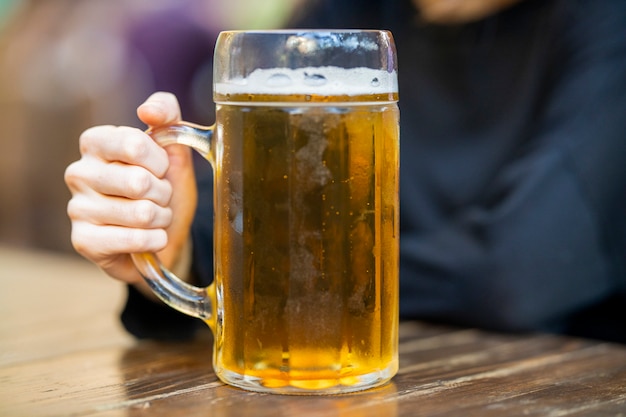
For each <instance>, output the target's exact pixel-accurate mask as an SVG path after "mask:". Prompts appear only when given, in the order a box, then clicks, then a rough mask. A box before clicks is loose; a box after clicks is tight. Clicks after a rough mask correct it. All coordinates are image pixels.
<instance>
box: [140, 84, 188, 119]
mask: <svg viewBox="0 0 626 417" xmlns="http://www.w3.org/2000/svg"><path fill="white" fill-rule="evenodd" d="M137 116H139V119H140V120H141V121H142V122H144V123H145V124H147V125H148V126H152V127H155V126H162V125H168V124H173V123H176V122H179V121H180V120H181V114H180V106H179V104H178V99H177V98H176V96H175V95H174V94H171V93H166V92H157V93H154V94H152V95H151V96H150V97H148V99H147V100H146V101H144V102H143V103H142V104H141V105H140V106H139V107H138V108H137Z"/></svg>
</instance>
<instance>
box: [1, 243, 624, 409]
mask: <svg viewBox="0 0 626 417" xmlns="http://www.w3.org/2000/svg"><path fill="white" fill-rule="evenodd" d="M123 297H124V288H123V285H121V284H119V283H116V282H114V281H113V280H111V279H110V278H107V277H105V276H104V275H103V274H102V273H101V272H100V271H99V270H98V269H97V268H95V267H94V266H93V265H91V264H89V263H88V262H86V261H84V260H82V259H80V258H78V257H72V256H61V255H57V254H49V253H37V252H23V251H17V250H14V249H10V248H6V247H4V248H3V247H0V314H1V316H2V320H1V321H0V416H29V417H30V416H45V417H51V416H132V417H134V416H237V417H242V416H259V417H265V416H298V417H308V416H329V417H334V416H337V417H353V416H359V417H370V416H371V417H382V416H391V417H394V416H468V417H472V416H481V417H482V416H487V417H488V416H551V417H559V416H572V417H581V416H593V417H602V416H624V417H626V346H623V345H617V344H610V343H604V342H599V341H594V340H582V339H572V338H564V337H558V336H553V335H544V334H527V335H507V334H497V333H490V332H484V331H480V330H477V329H465V328H451V327H446V326H436V325H432V324H427V323H421V322H405V323H402V325H401V327H400V372H399V373H398V375H397V376H396V377H395V378H394V379H393V381H392V383H391V384H388V385H387V386H384V387H382V388H379V389H376V390H370V391H366V392H362V393H356V394H349V395H341V396H327V397H322V396H278V395H269V394H258V393H251V392H246V391H242V390H239V389H237V388H232V387H229V386H225V385H224V384H222V383H221V382H219V381H218V380H217V378H216V377H215V374H214V373H213V371H212V367H211V346H212V337H211V334H210V332H209V331H208V330H207V331H206V332H202V334H200V335H199V337H198V338H197V340H194V341H193V342H190V343H164V342H155V341H137V340H134V339H133V338H131V337H130V336H128V335H127V334H126V333H125V332H124V330H123V329H122V328H121V327H120V325H119V323H118V318H117V317H118V312H119V309H120V307H121V303H122V302H123Z"/></svg>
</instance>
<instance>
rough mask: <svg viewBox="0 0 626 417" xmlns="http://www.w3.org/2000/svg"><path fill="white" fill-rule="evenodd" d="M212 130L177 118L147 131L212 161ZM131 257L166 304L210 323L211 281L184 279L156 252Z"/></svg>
mask: <svg viewBox="0 0 626 417" xmlns="http://www.w3.org/2000/svg"><path fill="white" fill-rule="evenodd" d="M213 131H214V126H200V125H195V124H192V123H187V122H180V123H177V124H174V125H170V126H164V127H158V128H155V129H149V130H147V131H146V133H148V134H149V135H150V136H151V137H152V139H154V140H155V142H157V143H158V144H159V145H161V146H163V147H165V146H168V145H172V144H176V143H179V144H182V145H187V146H189V147H190V148H193V149H194V150H196V151H197V152H198V153H200V154H201V155H202V156H203V157H204V158H205V159H207V160H208V161H209V162H210V163H211V165H213V151H212V145H213ZM131 257H132V259H133V262H134V264H135V267H136V268H137V270H138V271H139V273H140V274H141V276H142V277H143V278H144V280H145V281H146V282H147V283H148V285H149V287H150V289H152V291H153V292H154V293H155V294H156V296H157V297H159V298H160V299H161V300H162V301H163V302H164V303H165V304H167V305H169V306H170V307H172V308H174V309H176V310H178V311H180V312H182V313H185V314H187V315H189V316H192V317H197V318H199V319H202V320H204V321H205V322H206V323H207V324H209V326H211V327H213V321H214V317H215V314H214V308H215V290H214V284H211V285H209V286H208V287H206V288H201V287H196V286H194V285H191V284H188V283H186V282H184V281H183V280H181V279H180V278H178V277H177V276H176V275H175V274H174V273H172V272H171V271H169V270H168V269H167V268H165V267H164V266H163V264H162V263H161V261H160V260H159V258H158V257H157V255H156V254H154V253H152V252H142V253H133V254H131Z"/></svg>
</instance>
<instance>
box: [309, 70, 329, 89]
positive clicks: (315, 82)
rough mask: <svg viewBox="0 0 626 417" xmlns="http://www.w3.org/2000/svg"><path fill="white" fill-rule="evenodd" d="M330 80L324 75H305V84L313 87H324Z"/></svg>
mask: <svg viewBox="0 0 626 417" xmlns="http://www.w3.org/2000/svg"><path fill="white" fill-rule="evenodd" d="M327 81H328V80H326V77H324V76H323V75H322V74H310V73H308V72H305V73H304V84H306V85H311V86H322V85H324V84H326V82H327Z"/></svg>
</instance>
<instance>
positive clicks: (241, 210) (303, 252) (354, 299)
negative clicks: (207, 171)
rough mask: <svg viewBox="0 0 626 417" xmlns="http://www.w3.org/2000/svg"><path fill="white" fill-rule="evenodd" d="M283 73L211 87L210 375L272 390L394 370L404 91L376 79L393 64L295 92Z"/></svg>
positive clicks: (378, 376) (363, 380)
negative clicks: (400, 99)
mask: <svg viewBox="0 0 626 417" xmlns="http://www.w3.org/2000/svg"><path fill="white" fill-rule="evenodd" d="M285 71H286V70H280V71H274V74H273V75H271V74H272V71H271V70H264V72H263V74H264V76H263V79H264V80H265V81H264V82H259V83H258V84H255V81H254V78H253V77H252V76H251V77H250V79H248V80H246V82H245V83H242V85H241V86H240V87H239V86H236V87H233V86H219V85H216V91H215V101H216V103H217V120H218V122H217V125H216V132H218V133H217V134H216V138H215V140H214V143H213V146H214V148H215V151H214V158H215V162H214V169H215V178H216V180H215V181H216V182H215V190H214V192H215V194H214V198H215V236H214V242H215V255H216V259H217V262H216V271H215V273H216V276H215V283H216V286H215V288H216V292H217V300H218V301H217V314H216V316H217V325H216V326H215V327H216V350H215V353H214V355H215V356H214V363H215V368H216V373H217V374H218V376H220V378H222V379H224V380H227V381H229V382H231V383H234V384H235V385H238V384H237V382H240V384H239V385H241V383H242V382H243V385H246V384H247V383H248V382H252V383H253V384H259V385H261V386H264V387H267V388H268V389H274V388H282V387H289V386H291V387H295V388H298V389H305V390H306V389H310V390H322V389H328V388H329V387H334V386H344V387H346V386H347V387H350V386H354V387H358V386H359V385H365V384H371V382H372V381H376V380H378V381H384V380H388V379H389V378H391V377H392V376H393V375H394V374H395V372H396V370H397V366H398V362H397V321H398V310H397V308H398V242H399V235H398V230H399V229H398V221H399V218H398V164H399V161H398V158H399V155H398V153H399V150H398V135H399V132H398V117H399V116H398V108H397V105H396V101H397V93H396V91H397V90H395V91H383V92H379V91H377V90H376V88H375V87H376V86H375V85H374V84H376V81H377V80H380V79H381V77H385V76H387V75H388V74H386V73H385V72H382V73H381V72H378V71H372V73H370V72H368V73H367V74H366V75H365V76H366V77H368V80H370V81H371V82H368V83H366V85H367V86H371V88H367V89H363V88H362V87H359V88H358V89H356V90H355V89H351V87H350V86H349V84H350V82H351V81H353V78H354V77H355V75H354V71H342V72H341V73H340V74H339V81H340V82H339V83H335V82H334V81H335V79H336V78H337V74H336V71H335V72H332V71H330V72H326V73H324V74H323V78H324V79H325V80H326V82H325V83H324V85H322V84H321V83H319V80H320V76H317V77H314V79H315V80H317V81H316V82H317V85H313V84H314V83H313V82H311V83H309V84H311V85H309V86H308V87H307V86H306V80H307V76H308V75H307V73H306V71H302V72H301V73H300V74H301V75H303V76H302V77H301V78H300V79H301V80H304V81H305V82H304V83H301V84H300V87H302V88H299V86H298V85H295V86H294V85H293V84H294V82H292V83H290V84H289V85H288V86H286V87H285V89H286V90H288V91H289V92H290V94H282V93H281V88H280V87H281V86H280V85H279V86H276V85H270V88H264V86H265V87H267V85H268V84H272V83H268V82H267V80H271V79H272V77H275V75H276V73H278V74H279V75H281V77H282V76H285ZM360 71H361V72H362V71H363V70H360ZM318 73H319V70H318ZM268 74H270V75H268ZM316 74H317V73H316ZM359 76H363V74H359ZM393 76H395V74H393ZM287 77H288V78H289V79H290V80H291V81H293V80H294V79H297V75H295V74H291V73H289V74H288V75H287ZM274 81H277V80H274ZM282 81H285V80H284V77H283V80H282ZM296 84H297V83H296ZM346 84H347V85H348V87H346ZM363 84H364V83H362V82H359V83H355V85H359V86H362V85H363ZM233 381H234V382H233ZM348 390H349V389H348ZM344 391H346V390H344Z"/></svg>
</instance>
